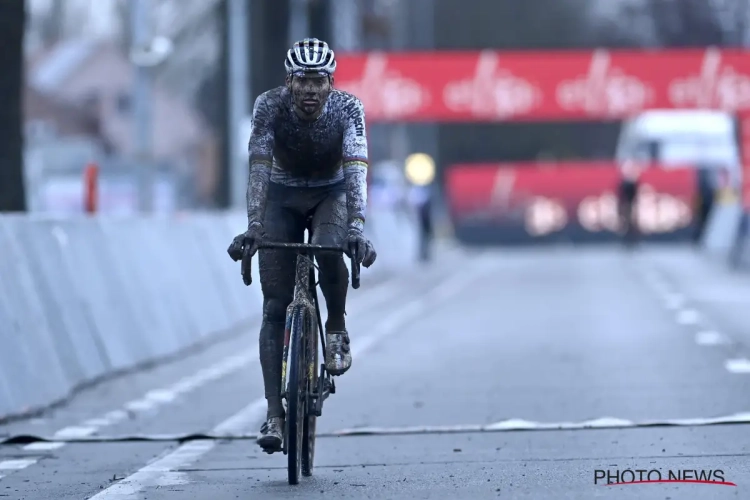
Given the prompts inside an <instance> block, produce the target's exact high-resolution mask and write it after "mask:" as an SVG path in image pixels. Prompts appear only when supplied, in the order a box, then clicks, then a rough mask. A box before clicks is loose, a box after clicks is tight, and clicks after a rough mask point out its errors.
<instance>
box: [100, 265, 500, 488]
mask: <svg viewBox="0 0 750 500" xmlns="http://www.w3.org/2000/svg"><path fill="white" fill-rule="evenodd" d="M479 263H480V264H481V262H479ZM486 271H487V265H486V264H485V265H483V266H479V269H474V270H473V272H472V271H471V270H468V269H467V270H466V271H465V272H464V273H462V274H461V275H460V276H457V277H455V278H453V279H451V280H449V281H447V282H445V283H444V284H443V285H445V286H442V285H441V287H439V288H438V289H437V290H438V291H437V293H435V294H430V295H428V296H427V297H428V298H425V297H422V298H418V299H415V300H413V301H411V302H408V303H406V304H405V305H403V306H402V307H401V308H400V309H396V310H394V311H393V312H392V313H391V314H389V315H388V316H387V317H385V318H383V321H382V322H380V323H378V327H379V328H378V331H377V333H375V334H373V335H370V336H369V337H364V338H363V339H361V340H362V342H361V343H360V342H359V341H354V342H352V349H354V348H355V347H354V346H355V345H359V347H357V348H356V349H357V352H358V354H362V353H363V352H365V351H366V350H368V349H370V348H371V347H372V346H373V345H375V343H376V342H378V341H380V340H382V339H383V338H385V337H387V336H389V335H392V334H394V333H395V332H396V331H398V328H399V327H401V326H402V325H403V324H405V323H406V322H408V321H409V320H411V319H414V318H416V317H418V315H419V314H421V313H425V312H429V310H430V307H431V306H432V304H433V301H434V300H445V299H446V298H449V297H450V295H453V294H457V293H459V292H461V291H462V289H463V287H464V286H466V285H468V284H469V283H470V282H471V281H473V280H474V279H475V278H476V276H477V275H478V274H479V273H485V272H486ZM441 290H442V291H441ZM446 290H450V291H451V294H448V292H447V291H446ZM433 295H434V296H433ZM368 339H369V340H368ZM265 411H266V400H265V398H259V399H256V400H255V401H253V402H252V403H250V404H249V405H248V406H246V407H245V408H243V409H242V410H241V411H240V412H238V413H236V414H235V415H232V416H231V417H229V418H228V419H226V420H224V421H223V422H221V423H220V424H219V425H217V426H216V427H215V428H214V429H213V433H216V434H222V435H228V434H236V433H240V432H242V431H244V430H246V429H247V428H249V426H250V425H252V424H253V423H257V422H258V421H259V420H261V419H262V418H263V415H264V414H265ZM215 445H216V442H215V441H193V442H191V443H187V444H184V445H182V446H180V447H179V448H177V449H176V450H174V451H172V452H170V453H167V454H165V455H163V456H162V457H161V458H159V459H158V460H156V461H154V462H152V463H151V464H150V465H147V466H146V467H143V468H142V469H140V470H138V471H137V472H135V473H134V474H131V475H130V476H128V477H126V478H125V479H123V480H122V481H120V482H118V483H117V484H114V485H112V486H110V487H109V488H107V489H105V490H103V491H101V492H100V493H98V494H97V495H95V496H93V497H91V498H90V499H89V500H123V499H127V498H133V497H135V496H136V495H138V494H139V493H140V492H141V491H143V489H144V488H147V487H150V486H156V485H160V484H163V483H164V482H169V481H170V480H179V481H180V484H184V482H185V480H186V479H185V477H184V474H183V473H178V472H174V471H175V469H179V468H184V467H185V466H187V465H189V464H191V463H194V462H195V461H196V460H198V459H199V458H200V457H201V456H203V455H204V454H206V453H208V452H209V451H210V450H211V449H212V448H213V447H214V446H215Z"/></svg>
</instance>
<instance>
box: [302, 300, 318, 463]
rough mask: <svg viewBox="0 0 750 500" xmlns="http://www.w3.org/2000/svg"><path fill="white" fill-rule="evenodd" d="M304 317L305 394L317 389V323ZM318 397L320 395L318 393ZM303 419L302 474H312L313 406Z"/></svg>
mask: <svg viewBox="0 0 750 500" xmlns="http://www.w3.org/2000/svg"><path fill="white" fill-rule="evenodd" d="M305 316H306V318H305V319H309V320H310V321H309V322H308V327H309V328H308V329H307V330H306V333H307V342H306V344H307V346H306V347H307V357H306V360H307V373H306V377H305V380H306V384H305V385H306V387H307V394H312V393H313V392H315V391H317V390H318V331H317V330H318V328H317V323H316V322H315V321H314V320H313V319H312V318H309V317H308V316H307V315H305ZM318 397H319V398H320V397H322V396H321V394H318ZM307 402H308V403H312V401H310V399H309V398H308V399H307ZM305 409H306V416H305V421H304V424H303V427H302V475H303V476H312V470H313V461H314V460H315V423H316V421H317V418H318V417H317V416H316V415H315V408H314V407H311V406H310V405H309V404H308V405H307V407H306V408H305Z"/></svg>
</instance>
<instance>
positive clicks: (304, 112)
mask: <svg viewBox="0 0 750 500" xmlns="http://www.w3.org/2000/svg"><path fill="white" fill-rule="evenodd" d="M288 85H289V89H290V90H291V92H292V99H293V101H294V108H295V110H296V111H297V114H299V115H300V116H301V117H302V118H307V119H314V118H316V117H317V116H318V115H320V112H321V111H322V110H323V106H324V105H325V103H326V100H327V99H328V96H329V95H330V93H331V79H330V78H329V77H328V75H321V74H319V73H308V74H305V75H294V76H292V78H291V80H290V81H289V83H288Z"/></svg>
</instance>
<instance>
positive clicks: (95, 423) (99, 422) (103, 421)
mask: <svg viewBox="0 0 750 500" xmlns="http://www.w3.org/2000/svg"><path fill="white" fill-rule="evenodd" d="M83 425H84V426H85V427H106V426H108V425H109V419H108V418H92V419H89V420H86V421H85V422H83Z"/></svg>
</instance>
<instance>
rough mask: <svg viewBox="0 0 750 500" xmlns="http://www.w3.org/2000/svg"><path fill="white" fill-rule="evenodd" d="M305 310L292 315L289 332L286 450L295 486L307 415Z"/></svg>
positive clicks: (298, 310) (298, 308) (300, 464)
mask: <svg viewBox="0 0 750 500" xmlns="http://www.w3.org/2000/svg"><path fill="white" fill-rule="evenodd" d="M305 316H306V314H305V309H304V308H303V307H299V306H298V307H296V308H295V309H294V311H293V312H292V320H291V328H290V332H289V358H288V363H287V377H286V380H287V390H286V395H287V412H286V440H287V442H286V445H287V446H286V448H287V469H288V473H289V484H298V483H299V476H300V469H301V466H302V447H303V444H302V443H303V441H304V440H303V427H304V419H305V416H306V414H307V383H306V381H307V377H306V376H305V368H306V364H307V363H306V358H307V353H306V351H305V348H304V347H305V336H306V333H307V332H305V328H306V327H307V326H308V323H307V322H306V321H305Z"/></svg>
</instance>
